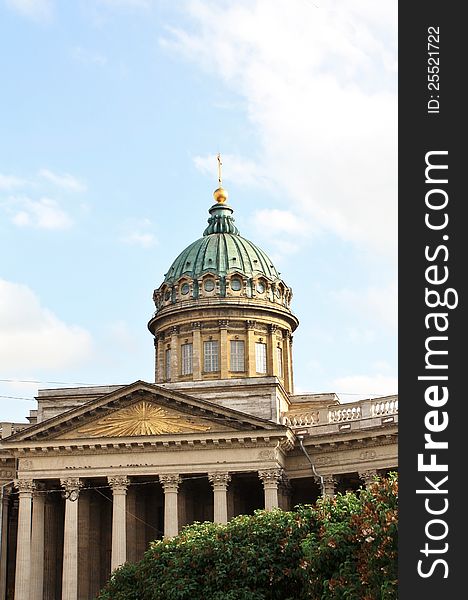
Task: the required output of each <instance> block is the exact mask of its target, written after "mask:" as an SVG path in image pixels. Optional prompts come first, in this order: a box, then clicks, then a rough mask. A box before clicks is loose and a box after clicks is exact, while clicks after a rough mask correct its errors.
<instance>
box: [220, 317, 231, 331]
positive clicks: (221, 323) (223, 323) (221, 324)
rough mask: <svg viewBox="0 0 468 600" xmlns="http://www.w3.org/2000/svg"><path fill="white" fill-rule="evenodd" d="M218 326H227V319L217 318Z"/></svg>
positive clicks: (224, 327)
mask: <svg viewBox="0 0 468 600" xmlns="http://www.w3.org/2000/svg"><path fill="white" fill-rule="evenodd" d="M218 326H219V327H220V328H221V329H226V328H227V327H228V326H229V319H218Z"/></svg>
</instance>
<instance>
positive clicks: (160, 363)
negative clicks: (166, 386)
mask: <svg viewBox="0 0 468 600" xmlns="http://www.w3.org/2000/svg"><path fill="white" fill-rule="evenodd" d="M164 340H165V336H164V333H160V334H159V335H158V358H157V361H156V383H162V382H163V381H164V379H165V367H164V350H165V346H164Z"/></svg>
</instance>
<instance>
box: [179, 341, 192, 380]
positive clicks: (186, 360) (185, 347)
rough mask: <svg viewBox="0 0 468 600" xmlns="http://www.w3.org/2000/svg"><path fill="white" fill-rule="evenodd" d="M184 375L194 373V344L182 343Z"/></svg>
mask: <svg viewBox="0 0 468 600" xmlns="http://www.w3.org/2000/svg"><path fill="white" fill-rule="evenodd" d="M180 348H181V351H182V375H190V374H191V373H193V344H182V346H181V347H180Z"/></svg>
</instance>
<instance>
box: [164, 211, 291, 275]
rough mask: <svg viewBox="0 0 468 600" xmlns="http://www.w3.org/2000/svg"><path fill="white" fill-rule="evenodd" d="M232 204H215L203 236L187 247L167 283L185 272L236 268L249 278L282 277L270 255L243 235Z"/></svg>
mask: <svg viewBox="0 0 468 600" xmlns="http://www.w3.org/2000/svg"><path fill="white" fill-rule="evenodd" d="M232 212H233V210H232V208H230V207H229V206H226V205H220V204H216V205H214V206H212V207H211V208H210V215H211V217H210V218H209V220H208V227H207V228H206V229H205V231H204V233H203V237H201V238H200V239H198V240H196V241H195V242H193V243H192V244H190V246H188V247H187V248H185V250H183V251H182V252H181V253H180V254H179V256H178V257H177V258H176V259H175V261H174V262H173V263H172V265H171V266H170V268H169V270H168V272H167V273H166V275H165V279H164V283H168V284H171V283H173V282H175V281H177V280H178V279H179V278H180V277H182V276H183V275H184V276H186V277H189V278H190V279H198V278H200V277H201V276H203V275H204V274H205V273H208V272H211V273H213V274H215V275H218V276H221V277H224V276H226V275H227V274H229V273H232V272H237V273H241V274H243V275H245V276H246V277H248V278H252V277H258V276H259V275H264V276H265V277H267V278H268V279H269V280H279V279H280V275H279V273H278V271H277V270H276V268H275V266H274V265H273V263H272V261H271V259H270V258H269V257H268V256H267V255H266V254H265V252H263V250H261V249H260V248H258V247H257V246H255V244H253V243H252V242H250V241H249V240H246V239H245V238H243V237H241V235H240V234H239V230H238V229H237V227H236V226H235V224H234V218H233V217H232V216H231V215H232Z"/></svg>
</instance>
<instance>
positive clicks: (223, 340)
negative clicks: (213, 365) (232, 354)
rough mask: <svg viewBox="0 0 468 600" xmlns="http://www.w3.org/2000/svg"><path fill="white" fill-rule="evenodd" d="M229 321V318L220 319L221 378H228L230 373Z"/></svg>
mask: <svg viewBox="0 0 468 600" xmlns="http://www.w3.org/2000/svg"><path fill="white" fill-rule="evenodd" d="M228 323H229V321H228V320H227V319H219V338H220V339H219V345H220V349H219V351H220V365H219V366H220V376H221V379H227V378H228V375H229V363H228V353H229V348H228V334H227V333H228Z"/></svg>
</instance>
